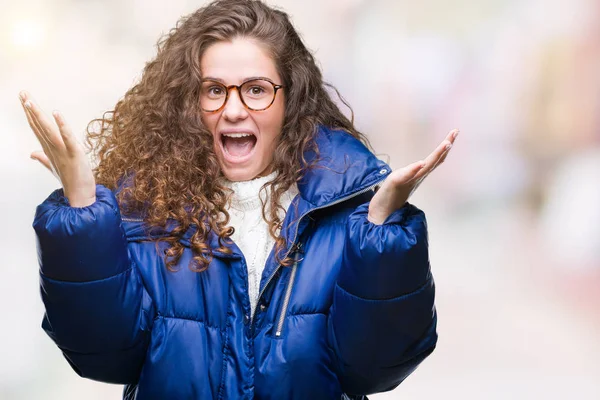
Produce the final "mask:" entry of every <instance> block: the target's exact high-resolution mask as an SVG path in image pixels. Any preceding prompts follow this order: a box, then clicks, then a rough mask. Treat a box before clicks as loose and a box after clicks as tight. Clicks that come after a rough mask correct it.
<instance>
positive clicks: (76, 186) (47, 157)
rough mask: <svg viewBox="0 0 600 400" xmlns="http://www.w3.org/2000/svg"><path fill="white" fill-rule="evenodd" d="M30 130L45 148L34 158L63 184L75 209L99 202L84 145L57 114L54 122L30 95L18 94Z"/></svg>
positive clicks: (35, 153) (32, 154)
mask: <svg viewBox="0 0 600 400" xmlns="http://www.w3.org/2000/svg"><path fill="white" fill-rule="evenodd" d="M19 97H20V99H21V104H22V105H23V109H24V110H25V114H26V115H27V120H28V121H29V126H30V127H31V129H32V130H33V133H35V136H36V137H37V139H38V141H39V142H40V144H41V145H42V149H43V150H42V151H34V152H33V153H31V158H33V159H34V160H38V161H39V162H40V163H42V165H44V166H45V167H46V168H48V170H50V172H52V173H53V174H54V175H55V176H56V177H57V178H58V179H59V180H60V182H61V184H62V186H63V190H64V194H65V197H66V198H67V199H68V200H69V204H70V205H71V206H72V207H86V206H89V205H91V204H93V203H94V202H95V201H96V179H95V178H94V174H93V172H92V168H91V166H90V162H89V159H88V157H87V155H86V154H85V150H84V148H83V146H82V145H81V143H79V141H78V140H77V139H76V138H75V136H74V135H73V132H72V131H71V128H70V127H69V126H68V125H67V123H66V122H65V120H64V119H63V117H62V115H61V114H59V113H58V111H55V112H54V113H53V114H52V115H53V116H54V120H55V122H56V124H55V123H54V122H52V121H51V120H50V118H48V117H47V116H46V115H45V114H44V112H43V111H42V109H41V108H40V107H39V106H38V105H37V104H36V103H35V102H34V101H33V98H32V97H31V96H30V95H29V93H27V92H25V91H23V92H21V93H19Z"/></svg>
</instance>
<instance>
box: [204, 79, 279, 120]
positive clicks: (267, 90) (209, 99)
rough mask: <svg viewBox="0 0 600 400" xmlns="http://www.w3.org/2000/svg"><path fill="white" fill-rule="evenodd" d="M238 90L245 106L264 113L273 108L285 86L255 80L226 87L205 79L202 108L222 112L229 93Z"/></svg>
mask: <svg viewBox="0 0 600 400" xmlns="http://www.w3.org/2000/svg"><path fill="white" fill-rule="evenodd" d="M233 88H235V89H237V92H238V95H239V96H240V100H241V101H242V104H244V106H245V107H246V108H247V109H249V110H252V111H263V110H266V109H267V108H269V107H271V105H272V104H273V102H274V101H275V96H277V91H278V90H279V89H281V88H283V85H276V84H275V83H273V82H271V81H270V80H267V79H263V78H260V79H253V80H251V81H247V82H244V83H242V84H241V85H229V86H225V85H223V84H222V83H220V82H218V81H215V80H212V79H205V80H203V81H202V86H201V88H200V108H201V109H202V111H205V112H217V111H220V110H221V109H222V108H223V107H224V106H225V103H227V99H228V98H229V91H230V90H231V89H233Z"/></svg>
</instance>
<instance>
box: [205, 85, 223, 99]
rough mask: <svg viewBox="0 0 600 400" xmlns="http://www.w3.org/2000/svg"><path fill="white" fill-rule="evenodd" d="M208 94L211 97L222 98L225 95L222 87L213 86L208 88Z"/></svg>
mask: <svg viewBox="0 0 600 400" xmlns="http://www.w3.org/2000/svg"><path fill="white" fill-rule="evenodd" d="M208 94H210V95H211V96H221V95H222V94H223V88H222V87H221V86H216V85H215V86H211V87H209V88H208Z"/></svg>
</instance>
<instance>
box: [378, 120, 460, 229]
mask: <svg viewBox="0 0 600 400" xmlns="http://www.w3.org/2000/svg"><path fill="white" fill-rule="evenodd" d="M458 132H459V131H458V129H454V130H453V131H451V132H450V133H449V134H448V136H446V138H445V139H444V140H443V141H442V143H441V144H440V145H439V146H438V147H437V148H436V149H435V150H434V151H433V152H432V153H431V154H429V156H427V158H425V159H424V160H419V161H417V162H414V163H412V164H409V165H407V166H406V167H404V168H400V169H397V170H395V171H393V172H392V173H391V174H390V175H389V176H388V177H387V178H386V180H385V181H384V182H383V184H382V185H381V187H380V188H379V190H378V191H377V193H375V196H373V198H372V199H371V203H370V204H369V215H368V219H369V221H371V222H373V223H375V224H378V225H381V224H382V223H383V222H384V221H385V220H386V218H387V217H388V216H390V215H391V214H392V213H393V212H394V211H396V210H397V209H399V208H400V207H402V206H403V205H404V203H406V201H407V200H408V198H409V197H410V196H411V195H412V194H413V192H414V191H415V190H417V188H418V187H419V185H420V184H421V182H423V179H425V178H426V177H427V175H429V174H430V173H431V172H432V171H433V170H434V169H436V168H437V167H438V166H439V165H440V164H441V163H443V162H444V160H445V159H446V157H447V156H448V152H449V151H450V149H451V148H452V145H453V144H454V140H455V139H456V137H457V136H458Z"/></svg>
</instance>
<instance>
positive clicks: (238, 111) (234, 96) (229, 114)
mask: <svg viewBox="0 0 600 400" xmlns="http://www.w3.org/2000/svg"><path fill="white" fill-rule="evenodd" d="M234 90H235V93H234ZM247 116H248V110H246V107H245V106H244V103H242V100H241V99H240V93H239V91H238V90H237V88H231V91H230V92H229V96H227V102H226V103H225V107H223V117H224V118H225V119H227V120H228V121H232V122H234V121H238V120H241V119H245V118H246V117H247Z"/></svg>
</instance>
